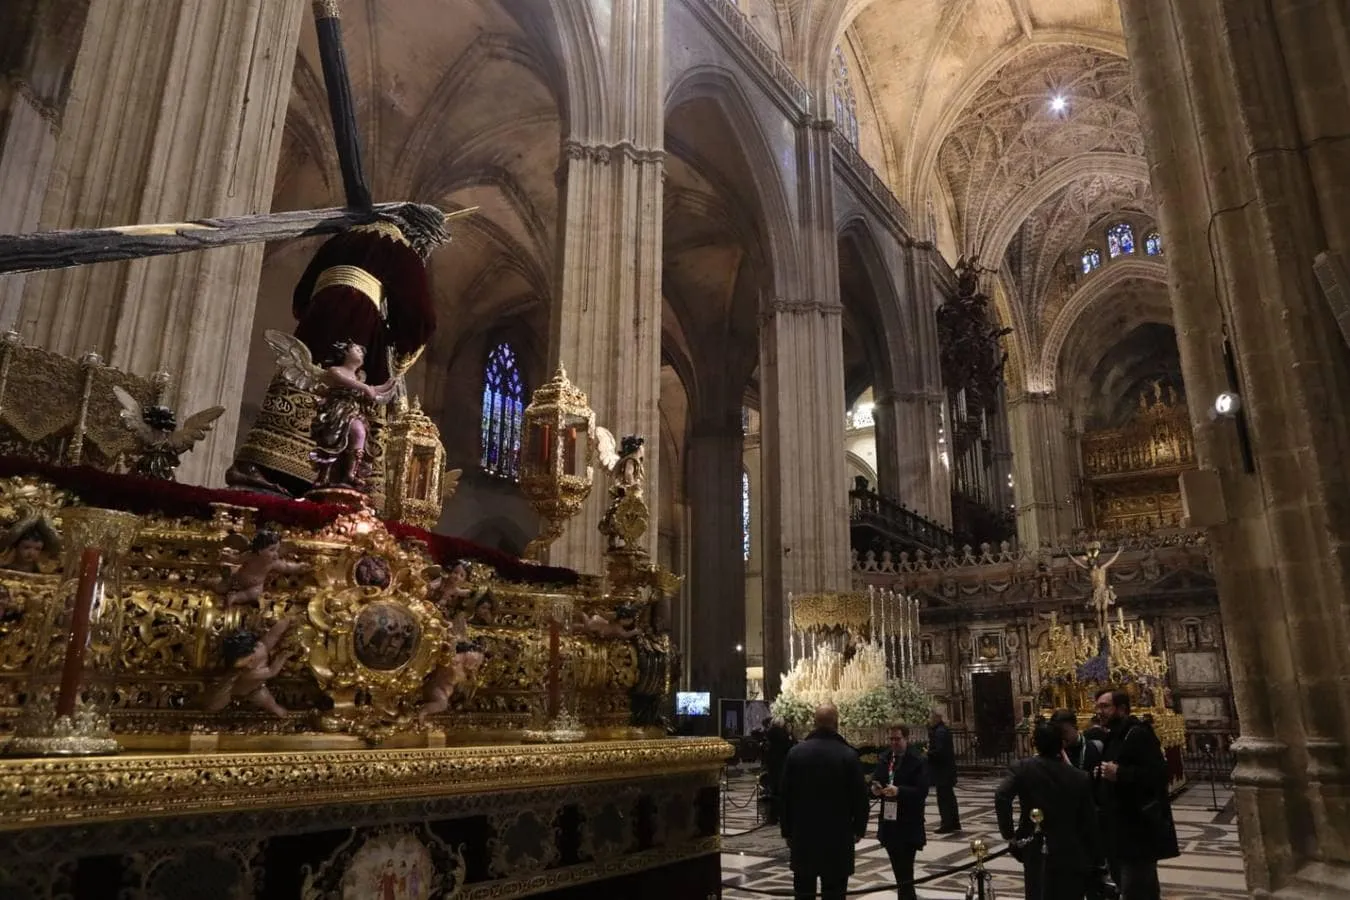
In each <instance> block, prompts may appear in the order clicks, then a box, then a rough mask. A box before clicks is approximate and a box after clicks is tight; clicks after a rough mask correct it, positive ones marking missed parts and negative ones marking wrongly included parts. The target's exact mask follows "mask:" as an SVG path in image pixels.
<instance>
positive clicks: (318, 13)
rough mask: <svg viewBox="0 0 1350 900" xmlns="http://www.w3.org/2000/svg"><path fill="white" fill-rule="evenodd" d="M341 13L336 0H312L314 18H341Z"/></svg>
mask: <svg viewBox="0 0 1350 900" xmlns="http://www.w3.org/2000/svg"><path fill="white" fill-rule="evenodd" d="M341 15H342V13H341V10H340V9H338V0H314V18H316V19H337V18H341Z"/></svg>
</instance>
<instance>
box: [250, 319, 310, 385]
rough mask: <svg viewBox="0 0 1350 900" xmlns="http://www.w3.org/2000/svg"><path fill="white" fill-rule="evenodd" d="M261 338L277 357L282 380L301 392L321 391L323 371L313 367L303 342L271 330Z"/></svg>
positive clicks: (307, 349)
mask: <svg viewBox="0 0 1350 900" xmlns="http://www.w3.org/2000/svg"><path fill="white" fill-rule="evenodd" d="M263 338H264V339H265V340H266V341H267V346H269V347H271V348H272V350H273V352H275V353H276V355H277V368H279V369H280V370H281V377H282V378H284V379H286V381H287V382H288V383H289V384H291V385H293V386H295V387H298V388H299V389H300V390H302V391H309V392H310V393H318V392H319V391H321V390H323V369H320V368H319V367H318V366H316V365H314V358H313V357H312V356H310V355H309V348H308V347H306V346H305V343H304V341H302V340H300V339H299V338H297V337H295V336H294V335H291V334H287V333H286V332H284V331H277V330H275V329H272V328H269V329H268V330H267V331H265V332H263Z"/></svg>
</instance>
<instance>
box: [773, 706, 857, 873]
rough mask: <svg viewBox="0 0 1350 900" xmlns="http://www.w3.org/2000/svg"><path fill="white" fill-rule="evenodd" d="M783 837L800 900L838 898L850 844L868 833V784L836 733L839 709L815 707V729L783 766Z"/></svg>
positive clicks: (848, 862) (849, 869) (850, 860)
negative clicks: (818, 896) (817, 896)
mask: <svg viewBox="0 0 1350 900" xmlns="http://www.w3.org/2000/svg"><path fill="white" fill-rule="evenodd" d="M781 790H782V806H781V808H780V811H779V812H780V815H781V816H782V821H781V825H782V830H783V838H784V840H786V841H787V845H788V854H789V860H790V863H791V865H792V890H793V892H794V893H795V895H796V896H797V897H798V898H800V900H810V898H814V897H815V896H816V882H817V881H819V882H820V897H821V898H822V900H842V898H843V896H844V892H845V891H846V890H848V878H849V876H850V875H852V874H853V845H854V844H856V843H858V841H860V840H862V838H863V835H864V834H866V833H867V785H866V783H865V782H864V781H863V773H862V765H861V763H859V762H858V753H857V751H856V750H854V749H853V748H852V747H850V746H849V745H848V742H847V741H845V740H844V739H843V738H842V737H840V736H839V710H838V709H836V708H835V706H834V704H833V703H826V704H824V705H822V706H820V707H819V708H817V709H816V721H815V730H813V731H812V732H811V733H810V734H809V735H807V736H806V740H804V741H802V742H801V743H800V744H798V745H797V746H795V747H793V748H792V749H791V750H790V751H788V755H787V762H786V763H784V765H783V784H782V788H781Z"/></svg>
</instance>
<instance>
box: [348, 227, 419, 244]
mask: <svg viewBox="0 0 1350 900" xmlns="http://www.w3.org/2000/svg"><path fill="white" fill-rule="evenodd" d="M352 231H360V232H364V233H366V234H378V235H381V236H383V237H387V238H389V239H390V240H391V241H398V242H399V243H400V244H402V245H404V246H405V247H411V246H412V243H411V242H410V241H409V240H408V239H407V238H406V237H404V236H403V232H402V231H401V230H400V229H399V227H398V226H397V225H395V224H394V223H393V222H372V223H371V224H369V225H357V226H356V227H355V228H353V229H352Z"/></svg>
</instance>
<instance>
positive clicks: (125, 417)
mask: <svg viewBox="0 0 1350 900" xmlns="http://www.w3.org/2000/svg"><path fill="white" fill-rule="evenodd" d="M113 393H114V394H115V395H116V396H117V402H118V403H120V404H121V405H122V412H121V413H120V415H121V417H122V424H124V425H126V426H127V428H128V429H129V430H130V431H131V432H132V434H134V435H136V437H138V438H140V440H141V443H142V444H153V443H155V442H156V441H158V440H159V439H160V434H159V432H157V431H155V429H153V428H151V427H150V426H149V425H147V424H145V415H144V413H145V410H143V409H141V404H140V402H139V401H138V400H137V399H136V398H135V397H133V396H131V394H129V393H127V391H126V390H125V389H124V388H122V387H119V386H118V385H113Z"/></svg>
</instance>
